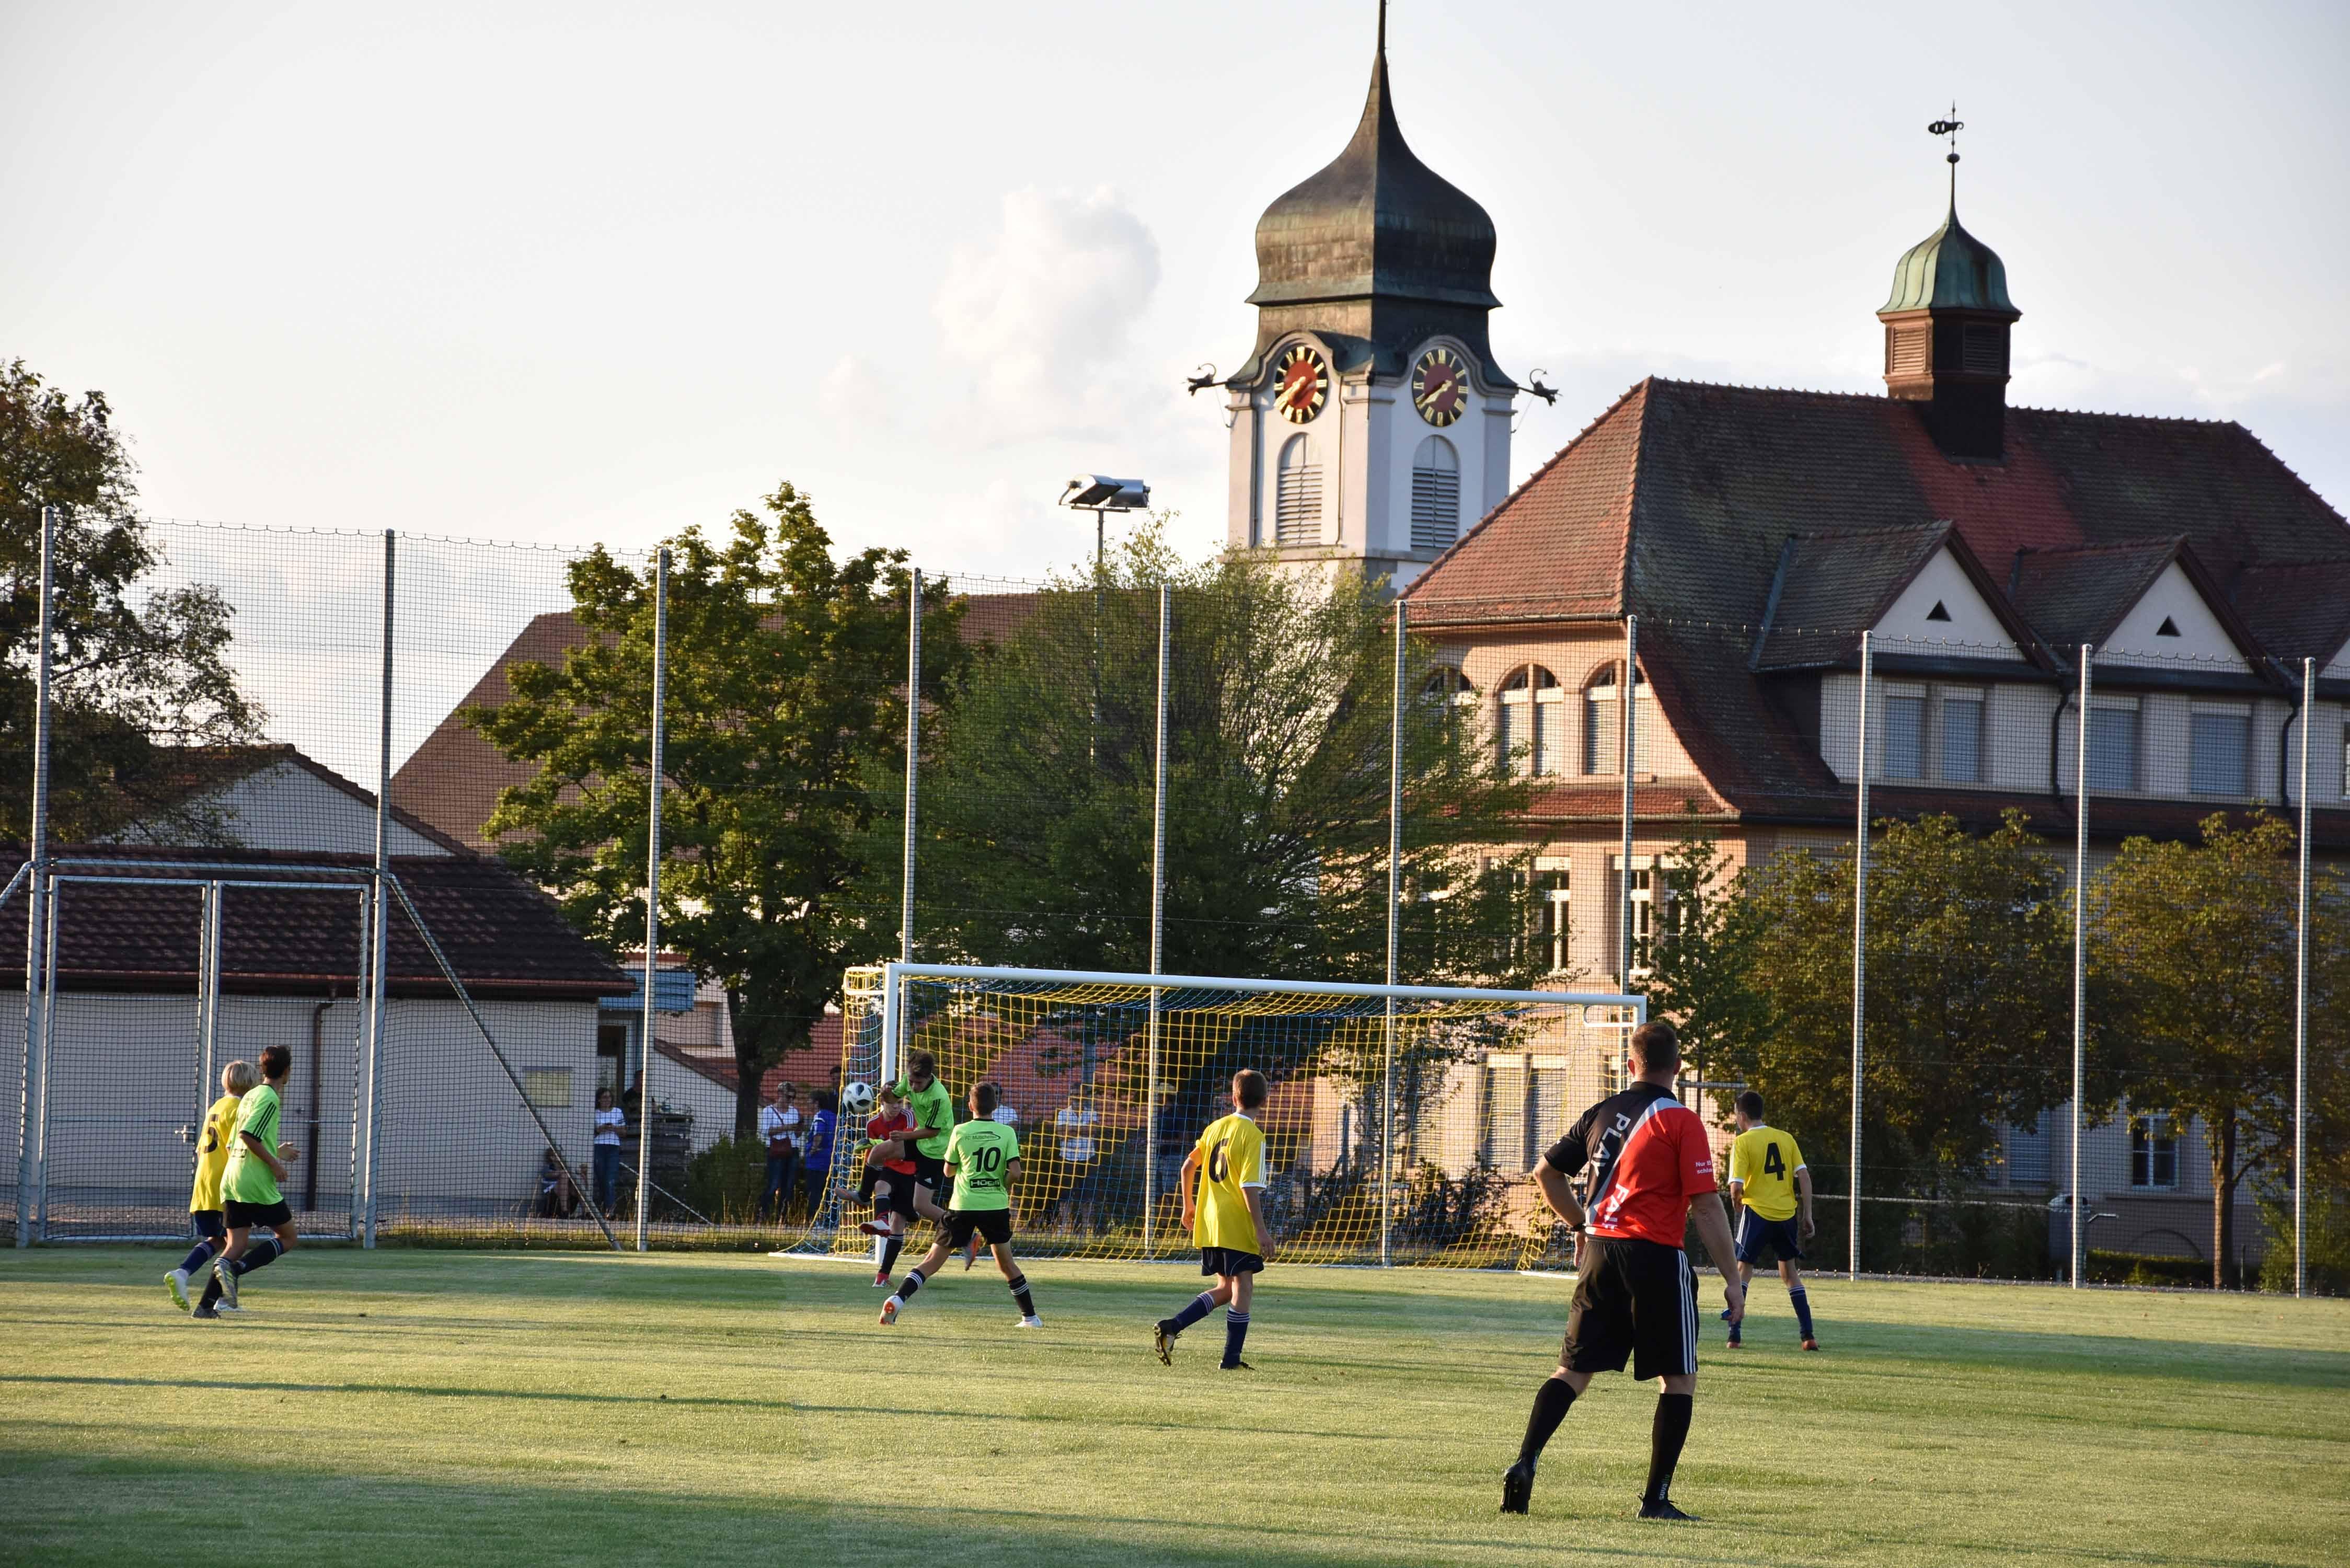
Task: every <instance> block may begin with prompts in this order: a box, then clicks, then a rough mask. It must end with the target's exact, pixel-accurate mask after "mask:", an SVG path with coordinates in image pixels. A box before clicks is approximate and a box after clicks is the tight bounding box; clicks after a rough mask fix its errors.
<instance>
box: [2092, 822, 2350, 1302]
mask: <svg viewBox="0 0 2350 1568" xmlns="http://www.w3.org/2000/svg"><path fill="white" fill-rule="evenodd" d="M2299 898H2300V895H2299V888H2298V886H2297V871H2296V862H2295V846H2294V839H2293V828H2292V826H2290V825H2289V824H2287V823H2284V822H2282V821H2280V820H2279V819H2278V818H2276V817H2274V816H2272V815H2268V814H2267V813H2265V812H2263V813H2261V814H2259V815H2256V816H2254V817H2253V818H2252V819H2251V821H2250V822H2249V823H2248V824H2246V825H2245V826H2242V827H2234V826H2230V824H2229V822H2228V819H2227V817H2226V816H2225V815H2212V816H2210V817H2207V818H2206V819H2205V820H2204V822H2203V824H2202V839H2201V842H2199V843H2195V844H2189V843H2180V842H2170V843H2157V842H2155V841H2154V840H2152V839H2147V838H2132V839H2127V840H2126V841H2124V843H2123V845H2122V846H2121V850H2120V852H2119V853H2118V854H2116V856H2115V857H2114V860H2113V863H2112V864H2111V865H2110V866H2108V867H2106V870H2105V872H2104V873H2103V874H2102V875H2101V876H2100V877H2098V879H2097V882H2096V885H2095V901H2094V903H2093V905H2092V916H2093V919H2094V921H2095V923H2094V924H2093V925H2092V926H2091V927H2090V936H2089V941H2090V960H2091V963H2092V965H2093V969H2094V971H2095V974H2096V976H2097V979H2098V981H2099V998H2100V1002H2099V1006H2098V1008H2097V1010H2096V1012H2095V1018H2096V1021H2097V1023H2096V1029H2095V1043H2096V1049H2097V1054H2098V1055H2099V1057H2100V1059H2101V1061H2102V1063H2103V1064H2104V1066H2105V1067H2106V1071H2107V1073H2108V1074H2109V1075H2111V1076H2112V1077H2113V1079H2114V1080H2115V1081H2116V1084H2117V1085H2118V1087H2119V1088H2120V1089H2121V1091H2122V1097H2123V1098H2125V1099H2126V1102H2127V1104H2128V1106H2130V1108H2131V1109H2132V1110H2134V1111H2166V1112H2168V1113H2169V1114H2170V1116H2172V1118H2173V1125H2175V1126H2179V1127H2181V1128H2182V1130H2183V1128H2184V1127H2185V1125H2186V1124H2188V1123H2189V1122H2190V1121H2191V1122H2192V1123H2193V1124H2194V1125H2195V1126H2197V1127H2200V1129H2201V1131H2202V1137H2203V1147H2204V1155H2205V1159H2206V1162H2207V1165H2208V1168H2209V1170H2210V1180H2211V1282H2212V1283H2213V1284H2214V1285H2215V1286H2217V1285H2220V1284H2223V1283H2225V1282H2226V1277H2227V1269H2228V1266H2229V1263H2228V1261H2229V1259H2230V1258H2231V1257H2232V1256H2233V1255H2234V1253H2235V1243H2236V1231H2235V1224H2236V1201H2235V1200H2236V1193H2237V1189H2238V1188H2239V1187H2240V1186H2241V1184H2242V1183H2243V1182H2244V1181H2245V1180H2246V1179H2250V1178H2251V1177H2253V1176H2254V1175H2255V1174H2256V1173H2259V1172H2262V1171H2270V1170H2274V1171H2282V1169H2283V1168H2285V1166H2286V1164H2287V1162H2288V1161H2289V1159H2290V1157H2291V1154H2292V1149H2293V991H2294V979H2295V977H2294V970H2295V965H2296V960H2295V954H2294V928H2295V923H2296V921H2297V919H2298V918H2299ZM2319 957H2320V959H2321V961H2320V962H2318V963H2315V964H2314V965H2313V966H2312V968H2313V982H2314V983H2313V985H2312V991H2311V996H2310V1018H2311V1021H2312V1024H2313V1029H2314V1041H2313V1044H2314V1050H2313V1052H2312V1055H2313V1057H2314V1058H2316V1059H2318V1060H2320V1061H2331V1060H2332V1059H2333V1058H2334V1057H2335V1056H2336V1055H2338V1054H2339V1051H2340V1045H2339V1041H2340V1038H2341V1035H2340V1029H2341V1024H2340V1021H2339V1019H2338V1017H2337V1015H2336V1014H2337V1009H2336V1005H2335V1002H2336V1000H2337V998H2336V994H2335V987H2336V986H2337V985H2338V984H2339V978H2340V971H2341V967H2342V966H2341V964H2340V962H2339V961H2338V959H2336V958H2334V955H2332V954H2330V953H2327V952H2326V951H2324V950H2323V949H2322V948H2321V949H2320V951H2319ZM2329 1083H2330V1080H2328V1079H2321V1080H2320V1087H2321V1088H2324V1087H2326V1086H2327V1085H2328V1084H2329ZM2326 1103H2329V1104H2330V1103H2331V1101H2330V1099H2329V1100H2328V1101H2327V1102H2326ZM2322 1126H2323V1124H2321V1127H2322Z"/></svg>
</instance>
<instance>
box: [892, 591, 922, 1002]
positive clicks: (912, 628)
mask: <svg viewBox="0 0 2350 1568" xmlns="http://www.w3.org/2000/svg"><path fill="white" fill-rule="evenodd" d="M921 767H922V569H921V568H920V566H916V567H915V568H914V570H913V583H912V587H911V589H910V592H909V593H908V595H907V601H906V842H905V846H904V849H903V851H902V854H903V861H902V864H901V865H900V866H899V881H900V884H901V885H900V887H899V894H898V961H899V962H900V963H911V962H912V961H914V812H915V807H916V805H918V804H919V802H920V797H921Z"/></svg>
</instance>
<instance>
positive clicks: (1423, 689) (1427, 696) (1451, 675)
mask: <svg viewBox="0 0 2350 1568" xmlns="http://www.w3.org/2000/svg"><path fill="white" fill-rule="evenodd" d="M1419 701H1420V706H1421V707H1422V708H1425V709H1426V710H1428V711H1429V714H1430V717H1431V718H1433V719H1434V720H1435V721H1436V722H1438V723H1440V724H1441V725H1442V726H1444V728H1445V729H1446V731H1447V732H1455V731H1457V729H1458V728H1459V726H1460V725H1461V724H1463V723H1465V722H1468V720H1469V718H1470V715H1471V713H1473V712H1474V711H1476V707H1477V688H1475V687H1474V686H1471V684H1469V677H1468V676H1466V675H1464V674H1462V673H1461V669H1460V667H1459V666H1458V665H1452V664H1440V665H1438V666H1437V667H1436V668H1435V669H1433V670H1430V671H1429V672H1428V679H1427V680H1423V681H1421V682H1420V684H1419Z"/></svg>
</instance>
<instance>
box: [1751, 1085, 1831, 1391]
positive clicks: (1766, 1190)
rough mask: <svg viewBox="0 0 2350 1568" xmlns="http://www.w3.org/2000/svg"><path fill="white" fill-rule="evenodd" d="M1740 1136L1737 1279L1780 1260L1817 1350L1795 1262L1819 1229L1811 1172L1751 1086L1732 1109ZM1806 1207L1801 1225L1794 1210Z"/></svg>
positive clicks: (1791, 1298) (1800, 1321)
mask: <svg viewBox="0 0 2350 1568" xmlns="http://www.w3.org/2000/svg"><path fill="white" fill-rule="evenodd" d="M1732 1116H1733V1118H1734V1119H1735V1120H1736V1121H1737V1123H1738V1136H1737V1137H1735V1138H1733V1139H1732V1140H1731V1145H1730V1208H1731V1212H1732V1213H1733V1214H1735V1215H1736V1216H1737V1231H1738V1281H1739V1283H1741V1284H1744V1283H1746V1282H1749V1281H1751V1280H1752V1279H1753V1277H1754V1265H1755V1264H1757V1263H1759V1262H1763V1254H1764V1253H1765V1252H1769V1253H1770V1254H1772V1255H1773V1257H1775V1258H1777V1259H1778V1261H1779V1279H1780V1282H1782V1283H1783V1284H1784V1285H1785V1286H1786V1287H1787V1301H1788V1303H1789V1304H1790V1305H1792V1306H1793V1307H1794V1309H1795V1324H1796V1326H1797V1327H1799V1328H1801V1329H1802V1330H1803V1331H1804V1349H1805V1350H1817V1349H1818V1348H1819V1347H1820V1342H1819V1339H1818V1338H1817V1336H1815V1335H1814V1334H1813V1333H1812V1298H1811V1297H1810V1295H1808V1294H1807V1293H1805V1292H1804V1276H1803V1274H1802V1272H1800V1271H1799V1270H1798V1269H1797V1268H1796V1267H1795V1265H1796V1264H1797V1263H1799V1262H1802V1261H1803V1258H1804V1246H1803V1244H1804V1242H1805V1241H1810V1240H1811V1239H1812V1236H1813V1233H1814V1231H1817V1230H1818V1227H1817V1226H1815V1225H1814V1224H1813V1223H1812V1173H1811V1169H1810V1168H1809V1167H1807V1166H1806V1165H1804V1157H1803V1154H1802V1151H1800V1150H1799V1149H1797V1148H1796V1147H1795V1140H1794V1137H1792V1136H1791V1135H1789V1134H1787V1133H1783V1132H1781V1131H1780V1130H1779V1129H1778V1128H1777V1127H1766V1126H1764V1125H1763V1096H1761V1095H1758V1094H1756V1093H1755V1092H1754V1091H1753V1090H1752V1089H1748V1090H1747V1091H1745V1092H1744V1093H1743V1094H1742V1095H1740V1096H1738V1102H1737V1105H1736V1107H1735V1108H1734V1110H1733V1112H1732ZM1799 1204H1800V1206H1801V1210H1802V1216H1803V1217H1802V1220H1801V1225H1802V1229H1801V1230H1800V1231H1798V1230H1797V1223H1798V1221H1797V1219H1796V1211H1797V1208H1798V1205H1799ZM1741 1326H1742V1324H1736V1323H1733V1324H1731V1325H1730V1343H1731V1346H1732V1347H1735V1346H1736V1345H1738V1343H1739V1334H1738V1331H1739V1329H1740V1327H1741Z"/></svg>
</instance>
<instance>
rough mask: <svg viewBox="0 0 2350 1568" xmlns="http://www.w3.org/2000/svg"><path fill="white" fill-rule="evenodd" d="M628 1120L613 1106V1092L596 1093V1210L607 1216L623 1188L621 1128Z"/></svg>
mask: <svg viewBox="0 0 2350 1568" xmlns="http://www.w3.org/2000/svg"><path fill="white" fill-rule="evenodd" d="M628 1120H629V1117H628V1113H627V1112H625V1111H623V1110H621V1109H620V1107H619V1106H616V1105H614V1104H613V1103H612V1091H611V1090H609V1089H598V1090H597V1091H596V1144H595V1148H594V1151H593V1152H594V1154H595V1158H596V1173H595V1179H596V1208H597V1210H598V1212H600V1213H603V1214H607V1215H608V1214H610V1213H611V1212H612V1199H613V1195H614V1193H616V1192H617V1191H618V1190H619V1185H620V1129H621V1128H622V1127H625V1126H627V1125H628Z"/></svg>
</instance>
